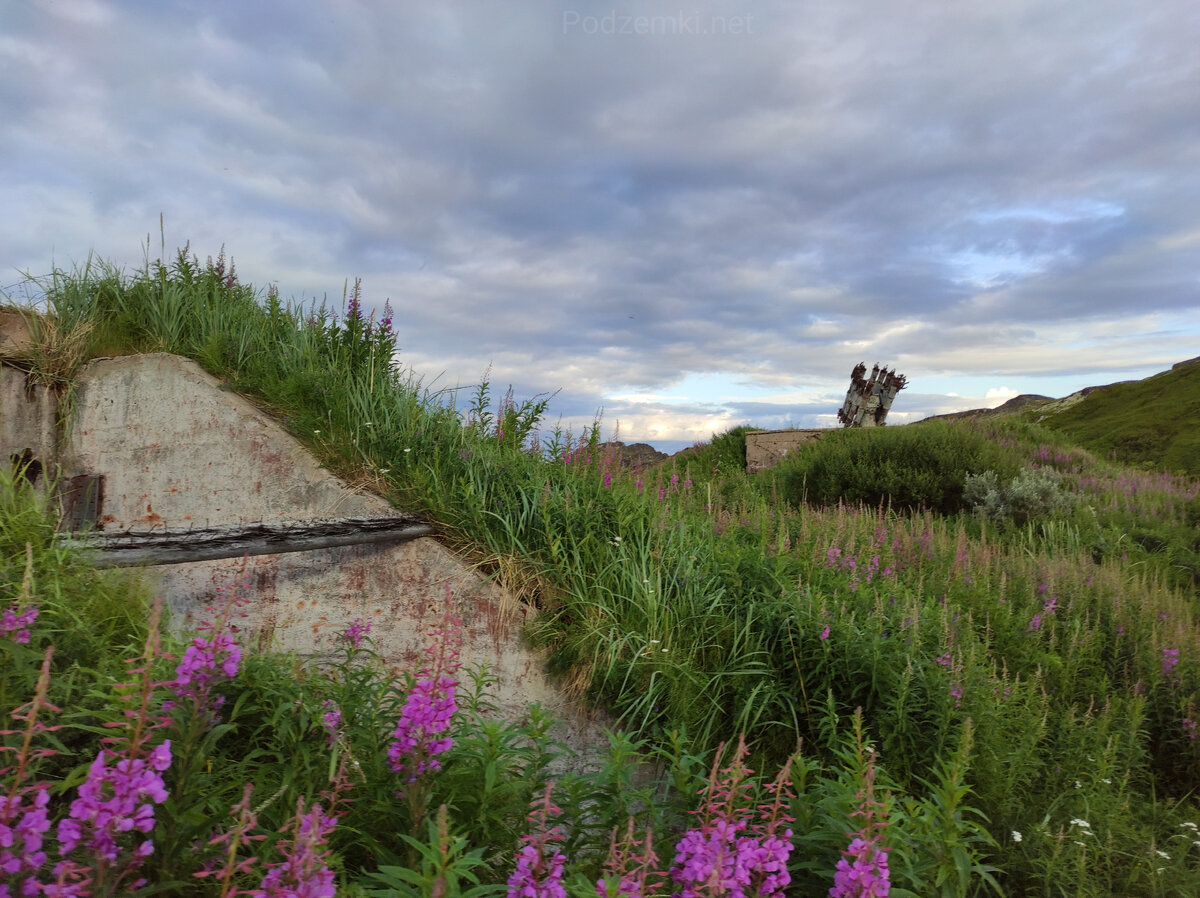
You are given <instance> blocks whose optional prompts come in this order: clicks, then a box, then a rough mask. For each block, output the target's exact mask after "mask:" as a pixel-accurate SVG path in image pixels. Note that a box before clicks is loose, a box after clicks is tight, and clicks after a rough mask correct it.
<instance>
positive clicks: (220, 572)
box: [147, 538, 611, 754]
mask: <svg viewBox="0 0 1200 898" xmlns="http://www.w3.org/2000/svg"><path fill="white" fill-rule="evenodd" d="M147 574H148V576H149V577H150V578H151V583H152V584H153V585H154V586H155V587H157V589H158V590H159V592H160V593H161V594H162V595H164V596H167V597H168V600H169V606H170V610H171V613H172V615H173V619H172V621H171V624H170V626H171V628H172V629H176V630H180V631H187V630H192V629H194V628H195V627H196V625H197V624H199V623H201V622H202V621H205V620H212V619H213V614H214V602H215V603H216V604H217V605H219V604H220V602H221V600H222V598H223V597H225V596H228V595H229V594H230V592H231V591H232V592H234V593H236V594H239V595H241V596H242V597H244V598H245V599H246V600H247V601H246V602H245V604H244V605H242V606H241V611H242V613H244V614H246V617H244V618H241V619H240V623H239V626H240V627H242V628H243V629H244V631H245V632H246V633H247V638H246V639H243V643H244V644H246V645H248V646H250V647H253V648H256V649H260V648H273V649H278V650H284V651H288V652H294V653H296V654H297V655H300V656H302V657H306V658H312V659H316V660H320V659H325V658H333V657H337V656H338V654H339V651H340V649H339V640H338V637H339V634H340V633H342V632H344V631H345V629H346V627H347V626H348V625H349V624H350V623H351V622H352V621H354V620H355V619H360V620H362V621H365V622H368V623H370V625H371V633H370V638H371V639H372V641H373V643H374V646H375V648H376V650H377V651H378V652H379V653H380V654H381V655H382V656H383V659H384V661H385V663H386V664H387V665H388V666H389V667H390V668H392V669H393V670H395V671H401V670H408V671H412V672H414V673H415V672H416V671H418V670H420V669H421V667H422V666H423V665H424V664H425V663H426V655H425V652H424V649H425V647H426V646H427V645H428V644H429V641H430V640H429V633H430V632H431V631H432V630H433V629H435V628H437V627H439V626H440V625H441V623H442V614H443V610H444V608H445V607H446V601H447V598H449V601H450V603H451V606H452V607H453V609H454V611H455V613H456V614H457V615H458V616H459V617H461V619H462V623H463V627H462V635H463V644H462V647H461V656H460V659H461V661H462V664H463V666H464V668H466V669H479V668H483V667H486V669H487V670H488V672H489V673H490V674H491V675H492V676H495V677H496V679H497V684H496V687H495V688H494V689H493V690H492V691H491V692H490V693H489V698H490V699H491V700H492V701H493V702H494V703H495V704H496V706H497V709H498V711H499V713H500V715H501V716H502V717H503V718H504V719H507V720H520V719H521V718H523V717H524V716H525V715H526V714H527V713H528V707H529V705H530V704H531V703H533V702H537V703H539V704H541V705H542V706H543V707H544V708H546V709H548V710H550V711H553V712H554V714H555V716H556V717H557V719H558V721H559V729H558V732H557V734H556V735H557V736H558V737H559V738H560V739H562V740H563V741H565V742H566V743H567V744H568V745H571V746H572V747H573V748H575V749H576V750H577V751H579V752H581V753H585V754H587V753H590V751H591V749H593V748H602V747H603V746H604V745H605V737H604V735H603V732H602V729H601V727H602V725H604V724H611V721H610V720H608V719H607V718H606V717H605V716H604V715H602V714H600V713H599V712H596V711H592V710H589V709H588V708H587V707H586V706H585V705H584V704H582V703H581V702H578V701H575V700H573V699H572V698H571V697H569V696H568V695H567V694H566V692H565V691H564V690H563V689H562V688H561V687H560V685H559V684H557V683H555V682H553V681H551V679H550V678H549V677H548V676H547V674H546V672H545V667H544V664H543V660H542V658H541V656H540V655H539V654H537V653H536V652H534V651H532V650H531V649H530V648H529V647H528V646H527V645H525V644H524V643H523V642H522V637H521V631H522V629H523V627H524V626H525V624H526V623H527V622H528V620H529V618H530V616H531V615H532V613H533V612H532V610H531V609H530V608H529V607H528V606H526V605H521V604H519V603H517V602H515V601H513V599H512V598H511V597H509V596H508V595H506V594H505V592H504V591H503V590H501V589H500V588H499V587H497V586H496V585H495V584H494V583H492V582H490V581H488V580H487V579H486V578H485V577H483V576H482V575H480V574H479V573H478V572H477V571H474V570H471V569H470V568H469V567H467V566H466V565H464V564H463V562H462V561H461V560H460V559H459V558H458V557H457V556H455V555H454V554H453V553H452V552H450V551H449V550H448V549H447V548H445V547H444V546H442V545H441V544H440V543H439V542H437V541H436V540H434V539H430V538H423V539H418V540H413V541H410V542H404V543H400V544H396V545H358V546H342V547H337V548H331V549H322V550H318V551H310V552H292V553H287V554H282V555H259V556H256V557H253V558H246V559H230V560H227V561H204V562H196V563H192V564H176V565H162V566H158V567H153V568H149V569H147Z"/></svg>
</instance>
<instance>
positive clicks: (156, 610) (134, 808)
mask: <svg viewBox="0 0 1200 898" xmlns="http://www.w3.org/2000/svg"><path fill="white" fill-rule="evenodd" d="M161 612H162V603H161V600H159V601H156V602H155V603H154V607H153V608H152V610H151V612H150V619H149V621H148V627H147V635H146V643H145V647H144V648H143V652H142V657H141V658H140V659H137V661H139V662H140V666H138V667H136V668H134V669H133V671H132V672H133V673H136V674H137V675H138V680H137V682H136V683H133V684H124V685H121V686H119V687H118V689H119V690H120V693H121V697H122V698H123V699H127V700H132V702H133V706H132V707H129V708H126V709H125V711H124V717H125V721H124V723H118V724H114V726H116V727H119V728H120V729H121V730H122V732H121V734H120V735H119V736H114V737H108V738H105V739H103V740H101V741H102V742H104V743H106V745H105V746H104V747H102V748H101V749H100V752H99V753H98V754H97V755H96V760H95V761H93V762H92V765H91V767H90V768H89V770H88V775H87V778H86V779H85V780H84V782H83V783H82V784H80V786H79V789H78V791H77V792H76V798H75V800H74V801H72V802H71V805H70V807H69V809H68V815H67V816H66V817H64V818H63V819H62V820H60V821H59V823H58V833H57V835H58V842H59V852H60V854H62V855H63V857H64V861H63V863H61V864H59V865H58V866H57V867H56V868H55V871H54V872H55V876H56V877H57V880H58V886H59V887H60V889H62V890H65V891H62V892H61V894H73V892H71V891H70V889H72V888H79V887H81V886H82V885H83V884H85V883H87V884H89V885H88V887H89V888H90V889H91V891H92V892H96V893H99V894H105V893H108V892H110V891H111V890H112V889H114V888H116V887H118V886H119V885H120V884H121V883H122V881H123V880H124V879H125V877H126V876H128V875H129V874H131V873H132V872H134V871H136V870H137V869H138V868H139V867H140V866H141V864H142V861H143V860H144V859H145V858H146V857H148V856H149V855H150V854H151V853H152V852H153V851H154V842H153V841H152V840H151V839H149V838H144V839H142V838H139V837H138V836H137V835H134V834H135V833H140V834H142V835H147V836H148V835H149V833H150V832H151V830H153V829H154V806H155V805H157V804H161V803H162V802H164V801H166V799H167V789H166V786H165V784H164V782H163V777H162V774H163V773H164V772H165V771H166V770H167V769H168V768H169V767H170V766H171V743H170V741H169V740H163V741H162V742H160V743H159V744H157V745H155V746H154V747H152V748H151V747H150V737H151V736H152V734H153V733H154V731H155V730H156V729H158V728H159V727H160V726H162V725H163V721H162V720H160V719H157V718H156V717H155V716H154V711H155V710H156V706H157V704H158V696H157V687H159V686H160V685H162V684H159V683H155V682H154V681H153V679H152V676H151V675H152V668H153V666H154V661H155V659H157V658H159V657H161V656H162V654H161V651H160V646H159V629H158V623H159V617H160V615H161ZM127 690H128V692H127ZM76 849H80V850H81V851H82V852H84V853H85V855H86V860H87V861H88V862H89V865H88V866H86V867H85V866H81V865H78V864H75V863H74V862H73V861H72V859H71V858H70V857H68V855H70V854H71V853H72V852H74V851H75V850H76Z"/></svg>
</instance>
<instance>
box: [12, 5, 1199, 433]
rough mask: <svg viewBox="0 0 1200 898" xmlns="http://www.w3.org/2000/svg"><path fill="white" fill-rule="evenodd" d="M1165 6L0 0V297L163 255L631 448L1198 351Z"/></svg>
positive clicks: (898, 416) (1115, 370)
mask: <svg viewBox="0 0 1200 898" xmlns="http://www.w3.org/2000/svg"><path fill="white" fill-rule="evenodd" d="M1198 46H1200V3H1196V2H1195V0H1154V2H1149V3H1132V2H1129V0H1053V2H1052V0H990V2H984V0H954V2H946V0H906V2H904V3H897V2H894V0H779V2H772V0H742V2H738V3H733V2H708V3H700V2H683V3H680V2H678V0H675V2H663V3H660V2H650V0H646V2H640V3H634V2H631V0H630V2H624V3H621V2H616V0H603V2H583V0H566V2H557V0H555V2H551V0H528V2H523V0H511V2H503V0H437V2H429V0H425V2H420V3H418V2H407V0H390V2H379V0H320V2H316V0H287V2H283V0H254V2H241V0H195V2H173V0H153V2H151V0H123V2H119V0H0V136H2V137H0V198H2V203H0V210H3V213H4V214H3V215H0V287H3V288H5V289H6V290H7V292H8V293H9V294H10V295H14V294H17V293H20V292H21V291H22V290H23V289H24V287H22V282H23V279H24V277H25V275H34V276H39V275H45V274H47V273H49V272H50V271H51V270H52V269H54V268H55V267H58V268H64V269H70V268H72V267H75V266H79V265H82V264H83V263H85V262H86V261H87V259H88V258H89V256H92V257H95V258H101V259H104V260H105V261H107V262H110V263H112V264H115V265H117V266H120V267H122V268H125V269H126V270H128V271H131V272H134V271H137V270H138V269H140V268H141V267H142V266H143V265H144V264H145V261H146V259H147V256H149V258H150V259H151V260H153V259H157V258H158V257H159V256H160V254H161V250H162V247H163V246H164V245H165V246H166V251H167V254H168V256H170V255H172V254H173V253H174V251H175V250H176V249H177V248H178V247H182V246H184V245H185V244H189V245H190V248H191V250H192V251H193V252H195V253H196V254H197V255H198V256H199V257H200V258H201V259H202V260H203V259H204V258H205V257H206V256H209V255H212V256H215V255H217V254H218V253H219V252H220V251H221V250H222V249H224V251H225V252H226V253H227V254H228V255H229V256H230V257H231V258H232V259H233V261H234V263H235V265H236V267H237V271H238V273H239V275H240V278H241V280H242V281H243V282H249V283H252V284H254V285H255V286H256V287H257V288H259V289H261V290H263V291H265V289H266V288H267V286H268V285H275V286H276V287H277V288H278V290H279V292H280V294H281V296H282V297H283V298H284V299H287V300H291V301H293V302H296V303H302V302H310V301H313V300H322V299H325V300H327V301H328V302H329V303H330V304H331V305H333V306H336V307H340V305H341V302H342V297H343V294H344V290H345V287H346V284H347V282H350V283H353V280H354V279H355V278H360V279H361V284H362V290H363V299H364V305H366V306H368V307H371V308H374V309H377V310H382V308H383V305H384V302H385V301H387V302H388V303H389V304H390V306H391V308H392V309H393V310H394V321H395V326H396V329H397V331H398V336H399V339H398V345H399V356H398V359H399V361H400V362H401V363H402V364H403V365H404V366H405V367H406V368H407V369H408V370H409V371H411V373H412V375H413V376H414V377H415V378H417V379H419V381H420V383H421V384H422V386H423V387H424V388H426V389H430V390H433V391H438V390H447V391H453V390H455V389H456V388H458V389H461V391H462V401H463V403H464V404H465V403H466V401H467V399H468V398H469V394H470V392H471V391H472V390H473V388H474V386H475V385H476V384H478V383H479V382H480V381H481V380H483V379H485V378H486V379H487V380H488V381H489V382H490V383H491V384H492V386H493V388H494V391H495V392H496V393H497V395H500V394H503V392H504V391H505V390H506V389H507V387H508V386H509V385H511V386H512V388H513V392H514V395H515V396H516V397H517V398H518V399H523V398H531V397H535V396H545V397H548V398H549V406H548V413H547V419H546V428H547V429H549V428H551V427H553V426H556V425H557V426H560V427H563V428H566V429H571V430H573V431H574V432H576V433H577V432H579V431H580V430H581V429H583V428H586V427H587V426H589V425H591V424H592V422H593V421H595V420H596V418H597V416H600V420H601V428H602V433H603V434H604V436H605V438H615V439H620V440H623V441H625V442H627V443H633V442H649V443H651V444H652V445H655V446H656V447H658V448H660V449H664V450H665V451H673V450H675V449H678V448H682V447H683V446H688V445H692V444H694V443H696V442H701V441H705V440H707V439H709V438H711V436H712V435H713V434H717V433H721V432H723V431H725V430H727V429H729V428H731V427H734V426H737V425H742V424H749V425H753V426H757V427H762V428H767V429H781V428H788V427H833V426H838V424H837V421H836V413H837V410H838V408H840V407H841V404H842V400H843V399H844V397H845V393H846V389H847V387H848V386H849V382H850V372H851V369H852V368H853V367H854V366H855V365H856V364H858V363H859V362H865V363H866V365H867V367H868V368H870V367H871V366H872V365H873V364H876V363H878V364H881V365H885V366H887V367H889V368H894V369H895V370H897V371H899V372H900V373H903V374H904V375H906V376H907V378H908V381H909V386H908V387H907V389H905V390H904V391H903V392H901V393H900V394H899V396H898V397H897V398H896V400H895V403H894V405H893V406H892V411H891V414H890V416H889V417H888V423H889V424H904V423H909V422H913V421H917V420H920V419H922V418H925V417H927V416H929V415H934V414H941V413H945V412H951V411H958V410H963V409H970V408H981V407H991V406H995V405H998V404H1000V403H1002V402H1004V401H1005V400H1006V399H1008V398H1011V397H1013V396H1015V395H1018V394H1022V393H1037V394H1041V395H1046V396H1053V397H1062V396H1067V395H1069V394H1070V393H1072V392H1075V391H1076V390H1079V389H1082V388H1083V387H1086V386H1094V385H1101V384H1108V383H1114V382H1117V381H1121V380H1131V379H1137V378H1142V377H1147V376H1149V375H1151V374H1154V373H1157V372H1159V371H1163V370H1166V369H1168V368H1170V367H1171V365H1172V364H1174V363H1176V362H1179V361H1183V360H1185V359H1189V358H1192V357H1195V356H1197V355H1200V52H1197V50H1196V48H1197V47H1198Z"/></svg>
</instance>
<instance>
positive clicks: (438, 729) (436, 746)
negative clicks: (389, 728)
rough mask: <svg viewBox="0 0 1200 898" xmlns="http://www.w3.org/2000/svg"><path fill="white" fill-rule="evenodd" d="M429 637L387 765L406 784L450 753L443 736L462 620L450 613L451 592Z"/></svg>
mask: <svg viewBox="0 0 1200 898" xmlns="http://www.w3.org/2000/svg"><path fill="white" fill-rule="evenodd" d="M430 636H431V637H432V640H433V641H432V643H431V644H430V645H428V646H426V648H425V653H426V654H427V655H428V656H429V662H428V663H427V664H426V666H425V667H423V668H422V669H421V674H420V676H419V677H418V679H417V682H416V684H415V685H414V686H413V688H412V691H411V692H409V694H408V698H407V699H406V700H405V702H404V708H403V709H402V710H401V712H400V720H399V721H397V723H396V729H395V731H394V732H393V733H392V744H391V745H389V746H388V764H389V765H390V766H391V768H392V770H394V771H395V772H396V773H399V774H402V775H403V776H404V777H405V781H406V782H407V783H410V784H411V783H415V782H416V781H417V779H418V778H419V777H420V776H421V775H422V774H424V773H426V772H427V771H431V770H438V769H440V768H441V766H442V764H441V761H439V760H438V759H437V757H436V755H440V754H441V753H442V752H444V751H446V750H447V749H449V748H450V745H451V744H452V742H453V740H452V739H451V738H450V737H449V736H448V735H446V733H447V732H448V731H449V729H450V721H451V719H452V718H453V717H454V713H455V711H457V710H458V703H457V701H456V699H455V692H456V690H457V688H458V678H457V673H458V668H459V666H460V661H459V658H458V655H459V647H460V646H461V645H462V620H461V618H459V617H458V615H457V614H455V613H454V607H453V604H452V602H451V598H450V587H449V586H447V587H446V604H445V609H444V611H443V614H442V626H441V627H440V628H439V629H437V630H434V631H433V632H432V633H431V634H430Z"/></svg>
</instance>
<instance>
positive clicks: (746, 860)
mask: <svg viewBox="0 0 1200 898" xmlns="http://www.w3.org/2000/svg"><path fill="white" fill-rule="evenodd" d="M723 748H724V746H722V747H721V748H719V749H718V750H717V755H716V757H715V758H714V760H713V768H712V771H711V772H710V774H709V779H708V783H707V784H706V786H705V788H704V790H703V793H702V794H703V795H704V801H703V803H702V805H701V807H700V809H699V810H698V811H695V812H694V813H695V814H696V816H697V817H698V818H699V823H700V825H699V826H698V827H695V828H693V829H691V830H689V831H687V832H686V833H684V834H683V837H682V838H680V840H679V841H678V842H677V843H676V845H675V861H674V863H673V865H672V867H671V870H670V876H671V878H672V879H673V880H674V881H675V882H676V884H677V885H678V886H679V887H680V888H679V891H677V892H675V893H674V894H673V898H701V896H712V898H716V896H718V895H721V896H725V895H728V896H730V898H747V896H763V898H782V895H783V892H784V889H786V888H787V886H788V884H789V883H790V882H791V876H790V875H789V873H788V868H787V862H788V857H789V856H790V855H791V851H792V841H791V840H792V831H791V830H790V829H783V830H782V832H781V831H780V829H781V827H784V826H786V824H788V823H790V822H791V818H790V817H789V816H788V815H787V814H786V813H785V812H784V810H783V806H784V803H785V801H786V800H787V799H788V798H789V797H790V793H789V791H788V782H789V781H788V776H789V774H790V768H791V765H790V763H789V764H788V765H785V767H784V768H783V770H781V771H780V772H779V775H778V776H777V777H776V778H775V781H774V783H772V784H771V785H770V786H769V787H768V789H769V791H771V792H772V793H773V794H774V800H773V802H772V803H771V804H769V805H767V806H765V807H760V808H758V809H757V810H758V817H757V818H755V817H754V816H753V809H752V808H751V807H750V803H751V787H750V783H749V776H750V774H752V773H753V771H752V770H750V768H749V767H747V766H746V765H745V756H746V753H747V749H746V743H745V740H744V739H739V740H738V746H737V748H736V749H735V751H734V755H733V760H732V761H731V763H730V764H729V766H728V767H726V768H723V769H721V768H719V764H720V758H721V754H722V751H723Z"/></svg>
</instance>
